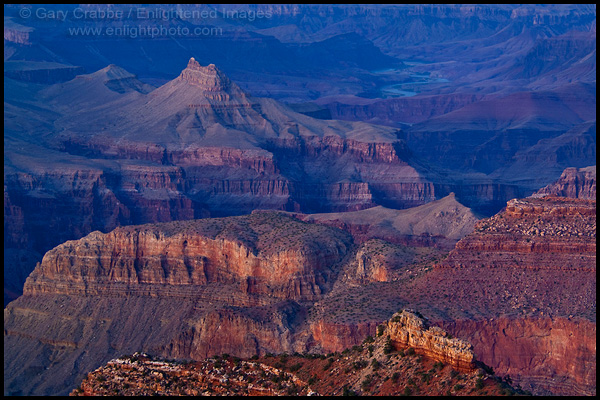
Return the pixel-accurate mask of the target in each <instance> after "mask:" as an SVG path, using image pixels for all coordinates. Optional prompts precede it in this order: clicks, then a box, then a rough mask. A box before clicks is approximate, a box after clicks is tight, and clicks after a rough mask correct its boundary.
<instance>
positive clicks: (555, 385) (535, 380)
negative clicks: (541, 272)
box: [441, 317, 596, 396]
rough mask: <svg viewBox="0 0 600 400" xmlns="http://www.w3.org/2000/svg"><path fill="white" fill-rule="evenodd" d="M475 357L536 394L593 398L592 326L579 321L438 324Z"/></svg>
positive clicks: (545, 319)
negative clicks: (470, 346) (469, 346)
mask: <svg viewBox="0 0 600 400" xmlns="http://www.w3.org/2000/svg"><path fill="white" fill-rule="evenodd" d="M441 325H442V326H443V327H444V329H446V330H448V331H449V332H452V333H453V334H454V335H457V336H459V337H463V338H465V339H467V340H469V341H470V342H471V343H472V344H473V348H474V351H475V353H476V354H477V358H478V359H480V360H483V361H484V362H485V363H486V364H488V365H490V366H493V368H494V371H495V372H496V373H497V374H500V375H510V377H511V379H512V381H513V383H514V384H519V385H521V386H522V387H523V388H532V387H535V388H536V392H537V393H540V394H542V393H546V394H555V395H567V394H569V393H577V394H579V395H585V396H595V394H596V324H595V322H592V321H589V320H586V319H582V318H564V317H540V318H495V319H492V320H488V321H468V320H460V321H454V322H447V323H443V324H441Z"/></svg>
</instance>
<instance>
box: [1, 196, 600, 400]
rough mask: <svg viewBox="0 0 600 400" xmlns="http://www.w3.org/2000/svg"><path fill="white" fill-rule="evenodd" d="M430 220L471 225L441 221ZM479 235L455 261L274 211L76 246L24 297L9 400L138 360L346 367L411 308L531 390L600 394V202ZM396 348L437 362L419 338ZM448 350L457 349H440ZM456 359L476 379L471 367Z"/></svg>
mask: <svg viewBox="0 0 600 400" xmlns="http://www.w3.org/2000/svg"><path fill="white" fill-rule="evenodd" d="M438 202H440V203H442V204H448V203H449V202H450V203H452V202H455V200H453V199H452V198H449V199H447V200H446V199H445V200H440V201H438ZM454 204H455V203H454ZM421 207H426V206H421ZM453 208H454V209H455V210H456V205H454V206H453V207H450V209H453ZM367 211H368V210H367ZM361 212H364V211H361ZM430 212H431V214H432V216H433V217H434V218H438V219H440V214H441V215H442V216H445V218H446V219H447V221H448V222H450V221H452V223H456V222H455V221H456V219H455V214H454V213H452V212H446V213H441V212H440V207H439V206H438V207H430ZM394 217H395V218H396V224H398V219H400V218H399V217H398V216H397V215H395V216H394ZM394 217H393V218H394ZM393 218H392V219H391V220H394V219H393ZM302 219H306V220H308V219H307V218H306V217H302ZM324 221H325V222H326V221H327V220H326V219H325V220H324ZM409 221H411V219H410V216H408V217H407V220H406V223H407V225H408V224H409ZM466 221H467V222H466V223H467V224H470V225H471V226H473V225H474V228H473V232H472V233H470V234H468V235H466V236H465V237H464V238H462V239H460V240H459V241H458V242H457V243H456V246H455V248H454V250H452V251H451V252H450V254H449V255H448V256H444V254H445V252H444V251H442V250H437V252H436V251H434V249H435V248H432V247H422V248H418V247H406V246H405V245H403V244H394V243H390V242H387V241H385V240H383V239H380V238H377V237H376V232H373V233H372V234H373V236H372V237H370V238H363V242H362V243H361V242H360V241H356V242H355V239H353V235H351V234H349V233H347V232H345V231H343V230H341V229H339V228H336V227H333V226H327V223H324V224H323V223H315V222H304V221H302V220H301V219H300V216H297V215H296V216H295V214H294V213H291V214H289V213H288V214H286V213H281V212H279V213H277V212H266V211H263V212H255V213H253V214H250V215H247V216H240V217H226V218H209V219H201V220H190V221H177V222H168V223H159V224H147V225H141V226H131V227H121V228H117V229H115V230H114V231H112V232H110V233H106V234H103V233H100V232H92V233H91V234H89V235H87V236H86V237H84V238H82V239H80V240H77V241H67V242H65V243H64V244H62V245H60V246H58V247H56V248H55V249H53V250H52V251H50V252H48V253H46V255H45V256H44V258H43V260H42V262H41V263H40V264H38V266H37V267H36V269H35V271H34V272H33V273H32V274H31V275H30V276H29V277H28V278H27V281H26V284H25V289H24V295H23V296H22V297H20V298H19V299H17V300H16V301H14V302H12V303H11V304H10V305H9V306H8V307H7V308H6V309H5V345H6V347H5V348H7V349H10V351H11V354H10V357H9V358H8V360H11V361H9V364H8V365H7V366H6V368H5V370H7V371H11V375H10V376H9V377H8V379H9V380H8V382H9V386H8V390H9V391H11V390H15V389H16V388H21V389H20V390H23V388H27V389H26V390H28V391H29V390H31V391H32V392H22V393H23V394H24V393H58V392H61V390H62V392H63V393H65V392H64V390H66V389H61V387H62V388H64V387H65V386H64V384H63V382H64V379H65V377H66V375H65V372H66V371H68V376H70V377H71V378H67V387H71V388H72V387H73V386H72V385H74V384H75V383H76V380H77V379H81V377H82V376H83V374H84V373H86V372H87V371H90V370H92V369H93V368H95V367H96V366H97V365H99V364H102V363H106V362H108V360H110V359H112V358H115V357H118V356H119V355H120V354H132V353H133V352H135V351H146V352H151V353H153V354H158V355H161V356H163V357H172V358H181V359H184V358H188V359H195V360H201V359H204V358H206V357H210V356H212V355H215V354H222V353H228V354H237V355H238V356H239V357H251V356H252V355H254V354H266V353H269V352H270V353H284V352H287V353H291V352H299V353H303V352H306V351H311V352H325V353H326V352H332V351H343V350H344V349H346V348H348V347H352V346H353V345H356V344H357V343H360V342H361V341H362V339H363V338H364V337H365V336H368V335H373V334H374V332H375V331H376V329H377V326H378V325H379V324H381V322H382V321H383V320H385V319H386V318H389V315H392V314H393V312H394V311H393V310H394V308H395V309H397V308H398V307H411V308H418V309H419V310H422V311H421V312H422V313H424V314H425V315H427V316H428V319H429V320H430V321H431V323H434V324H437V325H439V326H442V327H443V328H444V329H445V330H446V331H448V332H449V333H451V334H452V335H455V336H458V337H462V338H466V339H467V340H469V341H470V342H471V343H472V344H473V347H472V350H469V351H471V352H472V354H473V355H474V356H476V357H477V360H481V361H482V362H484V363H486V364H488V365H489V366H491V367H492V368H493V369H494V371H496V373H498V374H500V375H510V377H511V379H512V382H514V383H516V384H519V385H520V386H521V387H522V388H523V389H525V390H529V391H532V392H534V393H538V394H543V393H554V394H561V393H580V394H593V393H594V391H595V383H594V380H593V377H594V376H595V372H594V371H595V361H594V360H595V313H594V308H593V303H594V302H595V292H596V290H595V200H588V199H572V198H566V197H553V196H545V197H532V198H527V199H519V200H511V201H509V202H508V204H507V207H506V209H505V211H503V212H501V213H499V214H497V215H495V216H494V217H491V218H486V219H482V220H480V221H479V222H476V223H475V222H474V221H470V222H468V221H469V220H466ZM448 225H451V224H448ZM384 233H385V232H384ZM354 235H356V234H354ZM417 236H420V235H417ZM446 240H450V239H449V238H446ZM455 240H457V239H455ZM446 251H447V250H446ZM401 260H402V261H401ZM57 315H59V316H61V317H60V318H56V316H57ZM129 315H136V318H135V320H132V319H130V318H129ZM386 315H387V317H386ZM411 318H412V317H411ZM409 320H410V318H409V319H408V320H407V321H409ZM406 324H408V325H406ZM411 324H412V323H409V322H406V323H404V325H406V326H408V327H409V328H408V329H412V328H410V326H412V325H411ZM404 325H398V326H404ZM417 325H419V326H420V328H423V327H425V328H426V327H427V325H423V324H417ZM41 326H43V327H45V328H44V329H43V330H40V329H39V327H41ZM390 329H391V328H390ZM394 329H396V328H394ZM398 329H400V328H398ZM403 335H404V336H403ZM427 335H434V336H427ZM390 336H393V338H392V343H397V346H400V345H403V346H410V347H414V348H415V349H416V350H418V349H422V350H418V351H431V352H433V353H435V350H427V349H434V348H435V347H429V345H423V344H421V345H419V344H418V343H420V342H418V340H419V339H416V338H418V337H419V336H418V335H412V334H411V335H409V336H408V337H409V339H406V337H407V336H406V334H393V335H390ZM423 337H424V338H428V337H432V338H433V337H438V336H437V334H436V333H435V331H433V333H428V334H426V335H425V336H423ZM540 337H542V338H545V339H543V340H541V339H540ZM567 337H570V338H572V339H567ZM394 338H395V339H394ZM442 339H443V340H449V339H448V337H446V339H444V337H443V336H441V337H439V339H435V340H437V341H439V340H442ZM407 340H408V341H407ZM415 340H416V341H415ZM427 340H432V339H427ZM443 340H442V343H444V342H443ZM451 342H452V341H451ZM433 343H436V342H435V341H434V342H433ZM436 346H439V345H436ZM441 346H442V347H441V348H443V349H448V345H446V344H443V345H441ZM572 346H575V347H572ZM459 348H460V346H459ZM514 349H519V351H518V352H515V353H514V354H515V355H514V356H513V355H511V354H513V353H511V351H514ZM444 351H446V350H444ZM461 351H462V350H461ZM32 354H38V355H39V356H36V357H31V355H32ZM430 354H432V353H430ZM457 354H461V353H457ZM469 354H470V353H469ZM437 357H438V358H439V357H440V356H437ZM433 358H435V356H433ZM442 358H443V360H444V361H443V362H444V363H450V364H452V363H457V364H456V368H458V369H464V370H466V369H468V368H469V367H468V365H470V364H469V361H468V357H466V356H453V357H448V356H443V357H442ZM8 360H7V358H5V362H6V361H8ZM454 360H457V361H454ZM461 360H462V361H461ZM38 365H48V366H49V367H47V368H48V369H47V372H44V373H42V374H40V370H39V369H37V368H38V367H37V366H38ZM65 366H66V368H68V369H67V370H65V369H64V368H65ZM69 366H71V367H69ZM577 371H579V372H577ZM24 377H27V381H26V382H25V381H23V379H24ZM50 377H52V378H50ZM50 382H60V383H59V384H58V385H57V386H53V385H52V384H50Z"/></svg>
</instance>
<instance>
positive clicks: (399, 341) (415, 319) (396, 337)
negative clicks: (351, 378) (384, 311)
mask: <svg viewBox="0 0 600 400" xmlns="http://www.w3.org/2000/svg"><path fill="white" fill-rule="evenodd" d="M384 333H385V334H387V335H389V337H390V340H391V341H392V343H393V345H394V346H395V347H396V348H398V349H406V348H413V349H414V350H415V351H416V352H417V353H420V354H423V355H425V356H426V357H429V358H432V359H434V360H437V361H440V362H443V363H444V364H449V365H451V366H452V367H453V368H454V369H456V370H458V371H462V372H470V371H473V370H474V369H475V355H474V353H473V345H471V344H470V343H468V342H466V341H464V340H461V339H456V338H452V337H450V336H449V335H448V333H447V332H446V331H444V330H443V329H441V328H439V327H436V326H431V327H430V326H429V323H428V321H427V320H426V319H424V318H422V317H421V316H419V315H417V314H416V313H414V312H411V311H407V310H404V311H402V312H400V313H397V314H394V316H393V317H392V318H391V319H390V320H389V321H388V323H387V326H386V328H385V331H384Z"/></svg>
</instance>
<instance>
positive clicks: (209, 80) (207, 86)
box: [178, 57, 245, 101]
mask: <svg viewBox="0 0 600 400" xmlns="http://www.w3.org/2000/svg"><path fill="white" fill-rule="evenodd" d="M178 79H181V80H184V81H186V82H187V83H189V84H191V85H193V86H197V87H199V88H200V89H202V91H203V92H204V96H205V97H206V98H207V99H210V100H216V101H229V100H231V99H232V97H242V98H244V97H245V94H244V92H242V90H241V89H240V88H239V87H238V86H237V85H236V84H234V83H233V82H231V81H230V80H229V78H228V77H227V76H225V74H223V73H222V72H221V71H219V70H218V69H217V67H216V66H215V65H214V64H209V65H208V66H206V67H203V66H201V65H200V63H199V62H198V61H196V59H194V57H192V58H190V60H189V62H188V65H187V68H186V69H184V70H183V71H182V72H181V74H180V75H179V78H178ZM232 92H235V93H232Z"/></svg>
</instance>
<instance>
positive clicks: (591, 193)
mask: <svg viewBox="0 0 600 400" xmlns="http://www.w3.org/2000/svg"><path fill="white" fill-rule="evenodd" d="M544 195H554V196H562V197H571V198H576V199H595V198H596V166H595V165H594V166H591V167H586V168H567V169H565V170H564V171H563V173H562V175H561V176H560V178H559V179H558V180H557V181H556V182H554V183H551V184H550V185H548V186H545V187H543V188H541V189H540V190H538V191H537V192H536V196H544Z"/></svg>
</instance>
